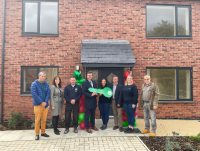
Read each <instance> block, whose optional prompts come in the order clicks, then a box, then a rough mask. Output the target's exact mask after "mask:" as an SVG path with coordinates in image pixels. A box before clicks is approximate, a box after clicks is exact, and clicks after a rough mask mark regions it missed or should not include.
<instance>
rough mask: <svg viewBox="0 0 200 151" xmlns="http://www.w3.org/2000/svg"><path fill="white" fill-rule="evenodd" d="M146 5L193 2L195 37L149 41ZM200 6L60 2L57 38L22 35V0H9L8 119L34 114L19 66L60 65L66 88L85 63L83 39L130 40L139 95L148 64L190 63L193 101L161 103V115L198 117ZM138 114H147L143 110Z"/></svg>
mask: <svg viewBox="0 0 200 151" xmlns="http://www.w3.org/2000/svg"><path fill="white" fill-rule="evenodd" d="M2 2H3V0H0V14H1V15H2V14H3V13H2V7H3V5H1V4H2ZM146 3H160V4H183V5H191V11H192V12H191V14H192V39H147V38H146V18H145V17H146V11H145V6H146ZM199 7H200V2H199V1H180V0H177V1H176V0H168V1H163V0H158V1H150V0H132V1H131V0H88V1H83V0H76V1H74V0H59V36H58V37H49V36H48V37H46V36H22V0H6V28H5V33H6V36H5V38H6V39H5V75H4V76H5V80H4V82H5V87H4V119H8V118H9V112H10V110H11V109H14V110H15V111H22V112H23V113H25V114H26V115H27V117H28V118H31V119H33V118H34V113H33V105H32V97H30V96H29V97H27V96H20V90H21V88H20V87H21V66H59V76H60V77H61V79H62V85H63V88H64V87H65V86H66V84H67V83H68V82H69V78H70V77H71V76H72V74H73V72H74V70H75V66H76V65H79V66H80V67H81V63H80V60H81V40H82V39H122V40H124V39H125V40H129V42H130V46H131V49H132V51H133V54H134V56H135V58H136V64H135V67H134V68H133V77H134V81H135V84H136V86H137V87H138V89H139V93H140V86H141V84H142V83H143V76H144V75H145V70H146V67H192V68H193V101H194V102H193V103H172V104H171V103H168V104H162V103H160V104H159V108H158V110H157V117H158V118H174V117H176V118H177V117H200V110H199V108H200V101H199V100H200V86H199V82H200V78H199V77H200V67H199V65H200V57H199V56H200V52H199V49H200V45H199V40H200V38H199V33H200V15H199V14H200V9H199ZM0 29H2V16H0ZM0 35H2V33H1V30H0ZM1 37H2V36H0V39H1ZM0 44H1V42H0ZM0 49H1V48H0ZM0 68H1V67H0ZM81 70H82V67H81ZM138 113H139V117H143V112H142V110H141V109H140V108H139V111H138ZM63 115H64V108H63ZM96 117H97V118H99V110H97V113H96ZM48 118H51V116H50V111H49V114H48Z"/></svg>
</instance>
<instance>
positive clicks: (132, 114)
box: [124, 104, 137, 127]
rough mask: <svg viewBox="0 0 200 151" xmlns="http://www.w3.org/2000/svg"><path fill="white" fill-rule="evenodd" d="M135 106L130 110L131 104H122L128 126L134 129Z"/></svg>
mask: <svg viewBox="0 0 200 151" xmlns="http://www.w3.org/2000/svg"><path fill="white" fill-rule="evenodd" d="M136 106H137V105H135V108H132V104H124V108H125V111H126V114H127V118H128V125H130V126H132V127H134V124H135V110H136Z"/></svg>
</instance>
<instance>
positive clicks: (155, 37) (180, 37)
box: [146, 37, 193, 39]
mask: <svg viewBox="0 0 200 151" xmlns="http://www.w3.org/2000/svg"><path fill="white" fill-rule="evenodd" d="M146 38H148V39H151V38H152V39H193V37H146Z"/></svg>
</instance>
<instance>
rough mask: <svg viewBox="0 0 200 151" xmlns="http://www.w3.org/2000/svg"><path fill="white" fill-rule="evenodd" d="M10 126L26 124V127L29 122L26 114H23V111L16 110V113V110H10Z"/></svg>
mask: <svg viewBox="0 0 200 151" xmlns="http://www.w3.org/2000/svg"><path fill="white" fill-rule="evenodd" d="M8 126H9V127H10V128H11V127H12V128H14V129H16V128H17V127H20V126H24V127H26V126H27V123H26V116H25V115H23V113H21V112H19V111H18V112H16V113H14V110H11V111H10V119H9V120H8Z"/></svg>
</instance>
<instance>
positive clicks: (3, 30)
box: [1, 0, 6, 123]
mask: <svg viewBox="0 0 200 151" xmlns="http://www.w3.org/2000/svg"><path fill="white" fill-rule="evenodd" d="M5 17H6V0H3V28H2V54H1V56H2V67H1V123H3V81H4V43H5V42H4V41H5Z"/></svg>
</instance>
